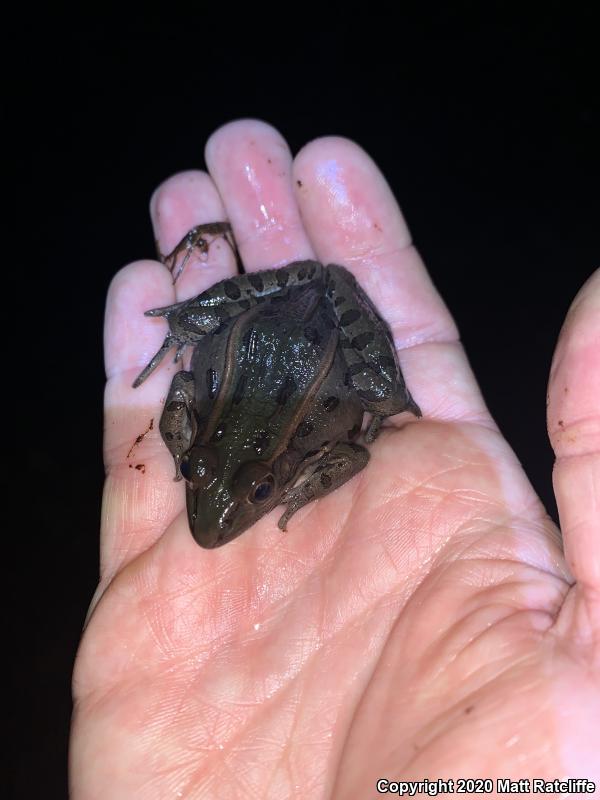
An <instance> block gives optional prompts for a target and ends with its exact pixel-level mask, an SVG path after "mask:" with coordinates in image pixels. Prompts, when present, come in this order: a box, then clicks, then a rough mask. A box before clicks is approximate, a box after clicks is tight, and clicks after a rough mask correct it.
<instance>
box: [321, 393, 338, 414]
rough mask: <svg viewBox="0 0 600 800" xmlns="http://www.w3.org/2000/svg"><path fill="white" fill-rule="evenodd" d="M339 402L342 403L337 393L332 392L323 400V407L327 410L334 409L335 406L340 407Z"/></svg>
mask: <svg viewBox="0 0 600 800" xmlns="http://www.w3.org/2000/svg"><path fill="white" fill-rule="evenodd" d="M339 404H340V401H339V398H337V397H336V396H335V395H333V394H332V395H331V396H330V397H328V398H327V399H326V400H325V401H324V402H323V408H324V409H325V411H333V410H334V409H335V408H337V407H338V405H339Z"/></svg>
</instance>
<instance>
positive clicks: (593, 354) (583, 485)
mask: <svg viewBox="0 0 600 800" xmlns="http://www.w3.org/2000/svg"><path fill="white" fill-rule="evenodd" d="M548 433H549V436H550V442H551V444H552V447H553V449H554V452H555V455H556V462H555V466H554V476H553V479H554V491H555V494H556V502H557V505H558V512H559V515H560V523H561V529H562V533H563V538H564V543H565V554H566V557H567V562H568V564H569V567H570V569H571V572H572V573H573V576H574V577H575V579H576V580H577V582H578V584H580V585H581V586H582V588H583V591H584V592H587V593H588V595H589V598H590V600H592V599H594V602H595V605H596V607H598V604H599V602H600V599H599V598H600V594H599V593H600V270H597V271H596V273H595V274H594V275H593V276H592V277H591V278H590V279H589V280H588V282H587V283H586V284H585V285H584V286H583V288H582V289H581V291H580V292H579V294H578V295H577V297H576V298H575V300H574V302H573V305H572V306H571V309H570V310H569V313H568V314H567V318H566V320H565V323H564V326H563V329H562V331H561V334H560V338H559V341H558V344H557V347H556V352H555V354H554V359H553V363H552V369H551V371H550V381H549V386H548ZM599 614H600V609H599Z"/></svg>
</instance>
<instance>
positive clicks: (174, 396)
mask: <svg viewBox="0 0 600 800" xmlns="http://www.w3.org/2000/svg"><path fill="white" fill-rule="evenodd" d="M213 224H214V223H213ZM184 241H185V237H184V240H182V242H184ZM146 314H147V315H148V316H152V317H165V319H166V320H167V322H168V323H169V328H170V332H169V333H168V334H167V336H166V338H165V340H164V342H163V345H162V347H161V348H160V350H159V351H158V352H157V353H156V355H155V356H154V357H153V358H152V359H151V361H150V363H149V364H148V365H147V366H146V367H145V369H144V370H143V371H142V372H141V373H140V375H139V376H138V377H137V378H136V380H135V382H134V384H133V385H134V387H135V386H139V385H140V384H141V383H142V382H143V381H144V380H145V379H146V378H147V377H148V375H149V374H150V373H151V372H152V371H153V370H154V369H155V368H156V367H157V366H158V364H159V363H160V361H161V360H162V358H163V357H164V356H165V355H166V353H167V352H168V351H169V350H170V349H171V348H173V347H175V348H176V355H175V360H176V361H178V360H179V359H180V358H181V356H182V354H183V351H184V349H185V348H186V347H187V346H188V345H191V346H192V347H193V353H192V358H191V365H190V370H189V371H188V370H182V371H180V372H178V373H177V374H176V375H175V377H174V378H173V381H172V383H171V387H170V390H169V393H168V396H167V398H166V402H165V407H164V410H163V413H162V417H161V420H160V425H159V427H160V432H161V435H162V438H163V440H164V442H165V444H166V445H167V447H168V448H169V451H170V452H171V454H172V456H173V459H174V461H175V471H176V474H175V479H176V480H180V479H181V477H183V478H184V479H185V481H186V500H187V512H188V520H189V525H190V529H191V531H192V534H193V536H194V538H195V540H196V541H197V542H198V544H200V545H201V546H202V547H206V548H213V547H219V546H221V545H223V544H225V543H226V542H229V541H231V540H232V539H234V538H235V537H237V536H239V535H240V534H241V533H243V532H244V531H245V530H247V529H248V528H250V527H251V526H252V525H253V524H254V523H255V522H256V521H257V520H258V519H260V518H261V517H262V516H264V515H265V514H267V513H268V512H269V511H271V509H273V508H274V507H275V506H278V505H285V506H286V510H285V513H284V514H283V515H282V517H281V519H280V520H279V527H280V528H281V529H282V530H285V529H286V524H287V522H288V520H289V519H290V517H291V516H292V515H293V514H294V513H295V512H296V511H297V510H298V509H300V508H302V506H304V505H306V504H307V503H310V502H311V501H312V500H315V499H317V498H319V497H323V496H324V495H326V494H328V493H329V492H332V491H333V490H334V489H336V488H337V487H338V486H341V485H342V484H343V483H345V482H346V481H348V480H350V478H351V477H352V476H353V475H355V474H356V473H357V472H359V471H360V470H361V469H363V468H364V467H365V466H366V464H367V462H368V460H369V453H368V451H367V450H366V449H365V448H364V447H362V446H361V445H359V444H357V443H356V441H355V440H356V438H357V437H358V435H359V434H360V431H361V427H362V421H363V415H364V413H365V412H368V413H370V414H371V415H372V419H371V421H370V423H369V425H368V427H367V430H366V433H365V441H366V442H367V443H370V442H372V441H373V440H374V439H375V437H376V436H377V433H378V431H379V427H380V425H381V421H382V420H383V419H384V418H385V417H387V416H391V415H393V414H398V413H400V412H401V411H410V412H412V413H413V414H415V415H416V416H421V412H420V410H419V407H418V406H417V404H416V403H415V401H414V400H413V399H412V397H411V395H410V392H409V391H408V389H407V388H406V385H405V383H404V380H403V377H402V372H401V370H400V367H399V364H398V359H397V356H396V351H395V348H394V346H393V342H392V339H391V335H390V333H389V330H388V328H387V326H386V324H385V323H384V322H383V320H382V319H381V318H380V316H379V315H378V313H377V311H376V310H375V308H374V306H373V304H372V303H371V301H370V300H369V298H368V297H367V295H366V294H365V293H364V292H363V290H362V289H361V288H360V286H359V285H358V283H357V282H356V280H355V278H354V277H353V276H352V275H351V273H350V272H348V271H347V270H346V269H345V268H344V267H341V266H338V265H336V264H329V265H327V266H323V265H322V264H320V263H318V262H317V261H297V262H294V263H293V264H289V265H287V266H285V267H280V268H278V269H267V270H264V271H261V272H251V273H247V274H241V275H237V276H235V277H232V278H228V279H226V280H223V281H220V282H219V283H216V284H215V285H214V286H212V287H211V288H210V289H208V290H207V291H205V292H202V293H201V294H199V295H198V296H197V297H194V298H192V299H190V300H186V301H185V302H182V303H176V304H175V305H171V306H167V307H165V308H156V309H153V310H151V311H147V312H146Z"/></svg>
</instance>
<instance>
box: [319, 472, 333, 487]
mask: <svg viewBox="0 0 600 800" xmlns="http://www.w3.org/2000/svg"><path fill="white" fill-rule="evenodd" d="M321 486H324V487H325V488H326V489H328V488H329V487H330V486H331V478H330V477H329V475H328V474H327V473H326V472H322V473H321Z"/></svg>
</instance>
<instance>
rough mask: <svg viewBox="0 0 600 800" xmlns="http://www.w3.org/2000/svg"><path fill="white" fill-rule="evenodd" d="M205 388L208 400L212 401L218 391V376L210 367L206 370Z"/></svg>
mask: <svg viewBox="0 0 600 800" xmlns="http://www.w3.org/2000/svg"><path fill="white" fill-rule="evenodd" d="M206 388H207V389H208V396H209V398H210V399H211V400H213V399H214V397H216V394H217V391H218V389H219V376H218V375H217V373H216V372H215V370H214V369H213V368H212V367H211V368H210V369H207V370H206Z"/></svg>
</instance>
